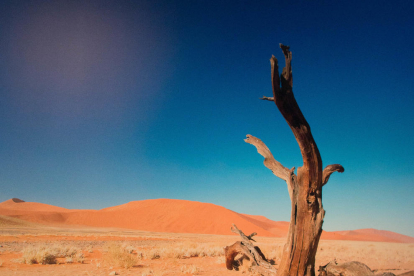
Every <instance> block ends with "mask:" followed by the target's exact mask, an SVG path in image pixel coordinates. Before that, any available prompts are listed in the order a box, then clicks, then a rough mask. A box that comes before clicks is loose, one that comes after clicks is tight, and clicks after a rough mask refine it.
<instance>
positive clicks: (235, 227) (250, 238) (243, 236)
mask: <svg viewBox="0 0 414 276" xmlns="http://www.w3.org/2000/svg"><path fill="white" fill-rule="evenodd" d="M230 230H231V232H233V233H236V234H239V235H240V237H241V238H242V239H243V240H244V241H245V242H248V243H251V242H250V241H254V242H255V240H254V239H253V237H254V236H256V235H257V233H256V232H253V233H251V234H250V235H248V236H246V235H245V234H244V233H243V231H241V230H239V228H237V226H236V225H235V224H233V226H232V227H231V228H230Z"/></svg>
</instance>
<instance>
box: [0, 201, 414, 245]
mask: <svg viewBox="0 0 414 276" xmlns="http://www.w3.org/2000/svg"><path fill="white" fill-rule="evenodd" d="M0 215H2V216H8V217H13V218H18V219H22V220H26V221H30V222H36V223H42V224H61V225H83V226H92V227H117V228H127V229H136V230H143V231H155V232H171V233H199V234H217V235H231V234H232V233H231V232H230V226H231V225H232V223H234V224H236V225H237V226H238V227H239V228H240V229H242V230H243V231H244V232H245V233H249V234H250V233H252V232H257V234H258V235H259V236H265V237H285V236H286V235H287V232H288V229H289V222H285V221H272V220H270V219H268V218H266V217H263V216H254V215H246V214H240V213H237V212H234V211H231V210H229V209H226V208H224V207H222V206H218V205H215V204H211V203H201V202H196V201H188V200H177V199H150V200H142V201H131V202H129V203H126V204H122V205H119V206H114V207H109V208H104V209H102V210H77V209H66V208H62V207H57V206H53V205H48V204H43V203H37V202H25V201H23V200H20V199H18V198H12V199H9V200H6V201H4V202H2V203H0ZM322 239H328V240H358V241H382V242H402V243H414V238H412V237H409V236H405V235H401V234H398V233H394V232H390V231H383V230H376V229H361V230H352V231H336V232H325V231H324V232H323V233H322Z"/></svg>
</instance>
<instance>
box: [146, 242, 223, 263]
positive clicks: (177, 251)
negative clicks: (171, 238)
mask: <svg viewBox="0 0 414 276" xmlns="http://www.w3.org/2000/svg"><path fill="white" fill-rule="evenodd" d="M223 255H224V250H223V248H222V247H221V246H216V245H211V244H199V243H185V242H184V243H178V244H171V245H170V246H168V247H164V248H162V249H159V248H152V249H151V250H149V251H148V252H147V253H146V254H144V257H145V258H146V259H151V260H153V259H163V258H175V259H183V258H192V257H217V256H223Z"/></svg>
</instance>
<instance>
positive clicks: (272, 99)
mask: <svg viewBox="0 0 414 276" xmlns="http://www.w3.org/2000/svg"><path fill="white" fill-rule="evenodd" d="M260 99H261V100H267V101H271V102H274V101H275V98H274V97H266V96H263V97H262V98H260Z"/></svg>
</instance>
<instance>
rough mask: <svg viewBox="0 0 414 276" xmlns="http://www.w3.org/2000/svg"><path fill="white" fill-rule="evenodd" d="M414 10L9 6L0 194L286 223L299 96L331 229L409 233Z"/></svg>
mask: <svg viewBox="0 0 414 276" xmlns="http://www.w3.org/2000/svg"><path fill="white" fill-rule="evenodd" d="M413 14H414V2H413V1H267V2H266V1H261V2H260V4H256V2H255V1H195V0H194V1H182V0H180V1H155V0H154V1H123V0H117V1H115V0H114V1H60V0H58V1H6V0H3V1H1V2H0V201H4V200H7V199H9V198H12V197H18V198H21V199H23V200H26V201H35V202H43V203H48V204H53V205H58V206H62V207H66V208H88V209H100V208H104V207H108V206H114V205H119V204H123V203H126V202H129V201H134V200H143V199H153V198H175V199H187V200H195V201H202V202H210V203H214V204H218V205H222V206H224V207H226V208H229V209H231V210H234V211H237V212H241V213H248V214H256V215H264V216H267V217H268V218H270V219H273V220H284V221H288V220H289V216H290V200H289V196H288V193H287V189H286V184H285V183H284V182H283V181H282V180H280V179H278V178H276V177H275V176H273V175H272V173H271V172H270V171H269V170H268V169H267V168H265V167H264V166H263V163H262V162H263V158H262V157H261V156H260V155H259V154H258V153H257V152H256V149H255V148H254V147H253V146H251V145H249V144H246V143H245V142H244V141H243V139H244V138H245V135H246V134H252V135H254V136H256V137H259V138H260V139H262V140H263V141H264V142H265V143H266V144H267V145H268V147H269V148H270V150H271V151H272V153H273V154H274V156H275V158H276V159H277V160H278V161H280V162H281V163H282V164H283V165H284V166H286V167H289V168H290V167H293V166H295V167H299V166H301V165H302V159H301V155H300V152H299V148H298V146H297V143H296V141H295V139H294V137H293V134H292V132H291V131H290V129H289V127H288V126H287V124H286V122H285V121H284V119H283V117H282V116H281V114H280V113H279V111H278V110H277V108H276V106H275V105H274V104H273V103H271V102H265V101H260V100H259V97H261V96H263V95H267V96H271V94H272V91H271V80H270V64H269V59H270V57H271V55H272V54H273V55H275V56H276V57H277V58H278V59H279V61H280V64H281V65H282V64H283V55H282V53H281V50H280V49H279V48H278V45H279V43H284V44H287V45H290V46H291V50H292V52H293V82H294V84H293V89H294V93H295V96H296V99H297V101H298V103H299V106H300V107H301V109H302V111H303V113H304V115H305V117H306V118H307V120H308V122H309V124H310V126H311V128H312V133H313V135H314V138H315V140H316V142H317V144H318V146H319V149H320V152H321V155H322V160H323V162H324V163H323V164H324V166H326V165H328V164H332V163H339V164H342V165H343V166H344V167H345V173H343V174H338V173H335V174H334V175H332V176H331V179H330V181H329V183H328V184H327V185H326V186H325V187H324V189H323V203H324V208H325V209H326V217H325V223H324V229H325V230H328V231H329V230H350V229H359V228H369V227H372V228H377V229H383V230H391V231H396V232H399V233H402V234H406V235H411V236H414V219H413V218H414V200H413V196H414V185H413V184H414V170H413V167H414V161H413V160H414V159H413V155H414V147H413V136H414V111H413V107H414V95H413V91H414V77H413V75H414V54H413V53H414V51H413V49H414V16H413Z"/></svg>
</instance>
